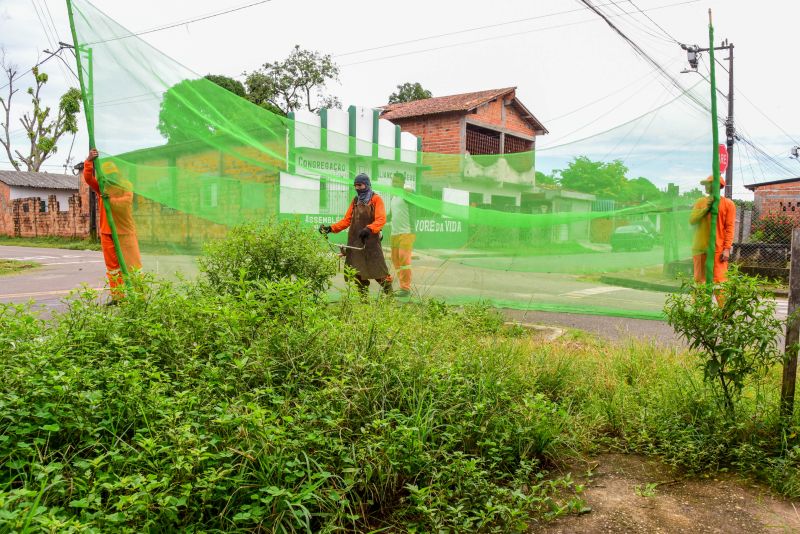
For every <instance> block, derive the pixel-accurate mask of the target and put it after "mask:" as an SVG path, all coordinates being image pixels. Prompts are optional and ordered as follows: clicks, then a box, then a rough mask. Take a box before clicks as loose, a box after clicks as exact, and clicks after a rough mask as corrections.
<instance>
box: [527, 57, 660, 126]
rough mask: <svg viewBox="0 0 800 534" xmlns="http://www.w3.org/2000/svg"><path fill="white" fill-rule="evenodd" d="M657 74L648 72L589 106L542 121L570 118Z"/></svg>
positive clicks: (652, 71) (590, 103) (654, 70)
mask: <svg viewBox="0 0 800 534" xmlns="http://www.w3.org/2000/svg"><path fill="white" fill-rule="evenodd" d="M655 72H656V69H653V70H651V71H650V72H648V73H647V74H645V75H644V76H642V77H641V78H637V79H636V80H634V81H632V82H631V83H629V84H627V85H625V86H623V87H620V88H618V89H615V90H614V91H612V92H610V93H608V94H606V95H604V96H601V97H600V98H598V99H596V100H592V101H591V102H589V103H588V104H584V105H582V106H580V107H578V108H575V109H573V110H572V111H569V112H567V113H563V114H561V115H557V116H555V117H551V118H547V119H543V120H542V122H553V121H557V120H559V119H563V118H564V117H568V116H570V115H572V114H574V113H577V112H578V111H582V110H584V109H586V108H588V107H589V106H592V105H594V104H597V103H598V102H602V101H603V100H606V99H608V98H611V97H612V96H615V95H618V94H620V93H621V92H623V91H625V90H626V89H629V88H630V87H633V86H634V85H636V84H638V83H639V82H641V81H642V80H644V79H645V78H649V77H650V76H652V75H653V74H654V73H655Z"/></svg>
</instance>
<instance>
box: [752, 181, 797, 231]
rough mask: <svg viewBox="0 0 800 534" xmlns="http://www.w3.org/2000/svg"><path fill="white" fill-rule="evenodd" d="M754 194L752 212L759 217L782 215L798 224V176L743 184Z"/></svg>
mask: <svg viewBox="0 0 800 534" xmlns="http://www.w3.org/2000/svg"><path fill="white" fill-rule="evenodd" d="M745 187H746V188H747V189H749V190H750V191H752V192H753V193H754V194H755V199H754V208H755V210H754V212H755V214H757V216H758V217H759V218H761V217H764V216H767V215H782V216H786V217H789V218H791V219H793V220H794V221H795V222H796V223H798V225H800V178H788V179H785V180H774V181H772V182H761V183H758V184H750V185H746V186H745Z"/></svg>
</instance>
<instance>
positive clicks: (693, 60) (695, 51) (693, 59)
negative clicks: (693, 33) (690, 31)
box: [681, 44, 700, 72]
mask: <svg viewBox="0 0 800 534" xmlns="http://www.w3.org/2000/svg"><path fill="white" fill-rule="evenodd" d="M681 48H683V49H684V50H686V59H687V60H688V61H689V66H690V67H692V71H695V72H696V71H697V63H698V61H699V60H700V47H699V46H697V45H685V44H682V45H681ZM683 72H691V71H689V70H684V71H683Z"/></svg>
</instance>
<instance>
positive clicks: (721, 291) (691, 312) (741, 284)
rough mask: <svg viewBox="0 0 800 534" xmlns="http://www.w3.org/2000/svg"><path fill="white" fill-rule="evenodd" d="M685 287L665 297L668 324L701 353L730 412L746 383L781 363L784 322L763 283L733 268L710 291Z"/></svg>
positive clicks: (707, 376) (706, 371)
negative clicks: (780, 343)
mask: <svg viewBox="0 0 800 534" xmlns="http://www.w3.org/2000/svg"><path fill="white" fill-rule="evenodd" d="M684 289H685V290H686V292H685V293H672V294H670V295H668V296H667V302H666V305H665V306H664V312H665V314H666V316H667V322H668V323H669V324H670V326H672V327H673V328H674V329H675V331H676V332H677V333H678V334H679V335H680V336H681V337H683V338H684V339H685V340H686V342H687V343H688V344H689V347H691V348H692V349H695V350H698V351H699V356H700V357H701V362H700V367H701V368H702V370H703V377H704V378H705V380H706V382H708V383H710V384H712V385H713V391H715V392H716V393H718V394H719V397H720V399H721V404H722V405H723V406H724V408H725V410H726V412H727V413H728V415H731V414H732V413H733V411H734V407H735V404H736V403H737V402H738V401H739V399H740V398H741V395H742V391H743V389H744V386H745V383H746V382H747V381H748V380H752V379H754V378H756V377H757V376H758V375H763V374H766V372H767V371H768V370H769V369H770V367H772V366H773V365H775V364H777V363H779V362H781V361H783V353H782V351H781V350H780V348H779V347H778V336H779V335H780V334H781V333H782V332H783V331H784V328H785V326H786V325H785V322H784V321H781V320H779V319H777V318H776V317H775V301H773V300H772V299H771V294H770V293H769V292H768V291H767V290H766V289H764V288H763V287H762V284H761V281H760V280H759V279H757V278H753V277H750V276H746V275H744V274H742V273H740V272H739V271H738V270H737V269H736V268H735V267H734V268H732V270H731V272H730V275H729V277H728V280H726V281H725V282H722V283H720V284H717V285H716V286H715V288H714V290H713V292H712V291H710V290H709V288H708V287H707V286H706V285H705V284H702V283H699V284H698V283H694V282H693V283H691V284H689V283H685V284H684Z"/></svg>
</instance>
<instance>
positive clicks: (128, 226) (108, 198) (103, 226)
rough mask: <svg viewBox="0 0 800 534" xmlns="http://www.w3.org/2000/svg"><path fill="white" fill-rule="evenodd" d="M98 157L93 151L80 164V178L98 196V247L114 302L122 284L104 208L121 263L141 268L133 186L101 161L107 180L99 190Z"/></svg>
mask: <svg viewBox="0 0 800 534" xmlns="http://www.w3.org/2000/svg"><path fill="white" fill-rule="evenodd" d="M97 157H98V152H97V149H94V148H92V149H91V150H90V151H89V156H88V157H87V158H86V161H85V162H84V163H83V179H84V181H86V184H87V185H88V186H89V187H90V188H91V189H92V190H93V191H94V192H95V193H96V194H97V198H98V202H99V207H100V209H99V213H100V246H101V248H102V251H103V260H104V261H105V264H106V276H107V277H108V285H109V287H110V288H111V303H116V302H118V301H119V299H120V298H122V296H123V292H122V290H121V289H120V286H122V285H123V284H124V279H123V276H122V274H123V273H122V269H121V265H122V262H121V261H120V258H119V256H118V255H117V251H116V247H115V245H114V236H113V233H112V231H111V224H109V217H108V216H107V215H106V205H108V209H109V210H110V212H111V217H113V220H114V222H115V223H116V233H117V239H118V244H119V249H120V251H121V252H122V256H123V257H122V261H124V262H125V265H127V267H128V268H133V269H141V268H142V258H141V254H140V253H139V241H138V239H137V238H136V225H135V223H134V221H133V185H132V184H131V182H130V181H129V180H127V179H125V178H123V177H122V175H121V173H120V172H119V168H117V165H116V164H115V163H114V162H113V161H104V162H103V163H102V165H101V172H102V173H103V175H104V176H105V178H106V182H105V187H104V188H103V190H102V191H101V188H100V184H99V182H98V180H97V176H96V174H95V168H94V162H95V160H96V159H97Z"/></svg>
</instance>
